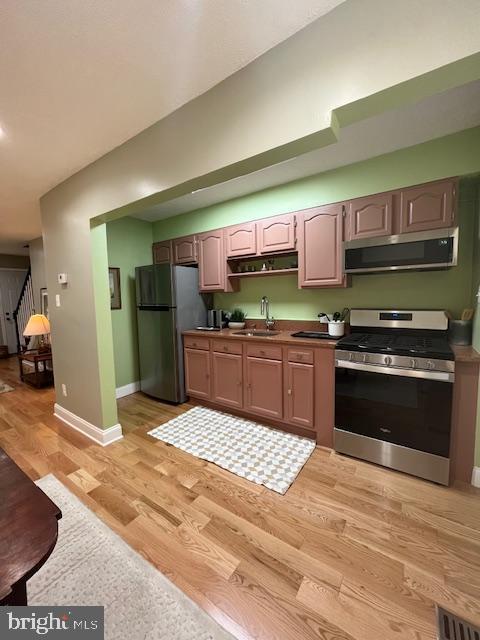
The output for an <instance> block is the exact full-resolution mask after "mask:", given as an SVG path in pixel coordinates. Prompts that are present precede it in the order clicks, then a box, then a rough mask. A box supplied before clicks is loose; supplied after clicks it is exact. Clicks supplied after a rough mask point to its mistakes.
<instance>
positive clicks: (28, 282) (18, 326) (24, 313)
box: [13, 269, 35, 353]
mask: <svg viewBox="0 0 480 640" xmlns="http://www.w3.org/2000/svg"><path fill="white" fill-rule="evenodd" d="M33 313H35V303H34V301H33V286H32V271H31V269H29V270H28V272H27V275H26V277H25V281H24V283H23V287H22V291H21V292H20V298H19V299H18V303H17V307H16V309H15V311H14V312H13V320H14V322H15V333H16V335H17V351H18V353H20V352H21V351H22V349H23V348H24V347H26V342H25V338H24V336H23V331H24V329H25V327H26V326H27V322H28V321H29V319H30V316H31V315H32V314H33Z"/></svg>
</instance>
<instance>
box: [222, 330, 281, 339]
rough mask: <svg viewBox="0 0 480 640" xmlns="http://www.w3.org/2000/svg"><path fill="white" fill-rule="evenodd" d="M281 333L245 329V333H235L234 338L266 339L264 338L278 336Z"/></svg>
mask: <svg viewBox="0 0 480 640" xmlns="http://www.w3.org/2000/svg"><path fill="white" fill-rule="evenodd" d="M279 333H280V331H257V329H245V330H244V331H234V333H233V335H234V336H247V337H250V338H252V337H255V336H258V337H260V338H261V337H264V336H278V334H279Z"/></svg>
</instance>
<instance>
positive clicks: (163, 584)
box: [27, 475, 233, 640]
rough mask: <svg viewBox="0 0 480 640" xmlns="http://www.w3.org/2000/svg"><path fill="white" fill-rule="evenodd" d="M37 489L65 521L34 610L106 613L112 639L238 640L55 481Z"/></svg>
mask: <svg viewBox="0 0 480 640" xmlns="http://www.w3.org/2000/svg"><path fill="white" fill-rule="evenodd" d="M37 484H38V485H39V487H40V488H41V489H42V490H43V491H44V492H45V493H46V494H47V495H48V496H49V497H50V498H51V499H52V500H53V501H54V502H55V503H56V504H57V505H58V506H59V507H60V509H61V510H62V513H63V517H62V519H61V520H60V522H59V535H58V542H57V545H56V547H55V549H54V551H53V553H52V555H51V556H50V558H49V559H48V560H47V562H46V563H45V564H44V565H43V567H42V568H41V569H40V571H39V572H38V573H37V574H35V575H34V576H33V577H32V578H31V579H30V580H29V582H28V584H27V593H28V602H29V604H30V605H39V606H40V605H46V606H48V605H51V606H54V605H56V606H57V605H58V606H61V605H100V606H104V607H105V638H106V639H107V640H140V639H141V640H232V638H233V636H231V635H230V634H228V633H227V632H226V631H224V630H223V629H222V628H221V627H220V626H219V625H218V624H217V623H216V622H215V621H214V620H212V619H211V618H210V617H209V616H208V615H207V614H206V613H204V612H203V611H202V610H201V609H200V608H199V607H197V605H196V604H195V603H194V602H192V601H191V600H190V599H189V598H187V597H186V596H185V595H184V594H183V593H182V592H181V591H180V590H179V589H177V587H175V585H173V584H172V583H171V582H170V581H169V580H168V579H167V578H166V577H165V576H164V575H163V574H162V573H160V572H159V571H157V569H155V567H153V566H152V565H151V564H149V563H148V562H147V561H146V560H144V558H142V556H140V555H139V554H138V553H136V551H134V550H133V549H132V548H131V547H129V546H128V545H127V544H126V542H124V541H123V540H122V539H121V538H120V537H119V536H117V534H116V533H114V532H113V531H112V530H111V529H109V528H108V527H107V526H106V525H105V524H103V522H102V521H101V520H99V519H98V518H97V516H96V515H95V514H94V513H92V512H91V511H90V510H89V509H87V507H85V506H84V505H83V504H82V503H81V502H80V500H78V498H77V497H76V496H74V495H73V494H72V493H71V492H70V491H69V490H68V489H66V487H64V486H63V484H61V483H60V482H59V481H58V480H57V479H56V478H55V477H54V476H52V475H48V476H45V477H44V478H42V479H41V480H39V481H38V482H37Z"/></svg>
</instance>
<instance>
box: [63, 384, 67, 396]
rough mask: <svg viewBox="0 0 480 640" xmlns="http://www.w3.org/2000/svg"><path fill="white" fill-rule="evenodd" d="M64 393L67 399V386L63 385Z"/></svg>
mask: <svg viewBox="0 0 480 640" xmlns="http://www.w3.org/2000/svg"><path fill="white" fill-rule="evenodd" d="M62 393H63V395H64V396H65V397H67V385H66V384H62Z"/></svg>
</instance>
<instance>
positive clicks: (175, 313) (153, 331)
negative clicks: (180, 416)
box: [135, 264, 211, 403]
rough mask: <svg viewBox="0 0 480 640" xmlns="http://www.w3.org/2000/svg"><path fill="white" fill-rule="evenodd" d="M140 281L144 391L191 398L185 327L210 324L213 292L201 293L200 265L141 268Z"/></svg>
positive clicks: (137, 275) (137, 273)
mask: <svg viewBox="0 0 480 640" xmlns="http://www.w3.org/2000/svg"><path fill="white" fill-rule="evenodd" d="M135 280H136V295H137V321H138V351H139V358H140V389H141V390H142V391H143V392H144V393H147V394H148V395H150V396H153V397H154V398H158V399H159V400H166V401H168V402H177V403H178V402H185V400H186V395H185V383H184V371H183V348H182V331H185V330H187V329H192V328H194V327H197V326H204V325H205V323H206V318H207V308H208V306H209V303H210V302H211V296H208V295H202V294H200V293H199V292H198V269H196V268H195V267H180V266H173V265H169V264H154V265H147V266H145V267H136V269H135Z"/></svg>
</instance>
